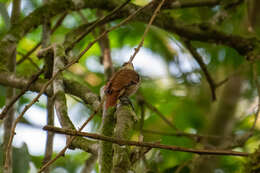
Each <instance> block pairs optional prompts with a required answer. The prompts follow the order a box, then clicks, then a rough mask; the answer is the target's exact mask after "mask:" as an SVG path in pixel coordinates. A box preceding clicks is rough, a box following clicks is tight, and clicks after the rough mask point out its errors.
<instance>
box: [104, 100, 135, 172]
mask: <svg viewBox="0 0 260 173" xmlns="http://www.w3.org/2000/svg"><path fill="white" fill-rule="evenodd" d="M115 115H116V126H115V133H114V137H115V138H118V139H124V140H129V139H130V137H131V136H130V134H131V133H130V132H131V130H132V129H133V126H134V123H135V121H136V115H135V112H134V111H133V110H132V107H131V105H129V104H127V105H124V104H122V102H121V103H120V105H119V106H118V108H117V110H116V113H115ZM105 136H106V135H105ZM130 153H131V152H130V148H129V147H122V146H119V145H114V159H113V170H112V172H113V173H125V172H128V171H129V170H130V168H131V160H130V159H131V158H130Z"/></svg>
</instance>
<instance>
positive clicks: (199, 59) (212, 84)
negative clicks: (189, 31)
mask: <svg viewBox="0 0 260 173" xmlns="http://www.w3.org/2000/svg"><path fill="white" fill-rule="evenodd" d="M184 44H185V46H186V47H187V49H188V50H189V51H190V53H191V54H192V56H193V57H194V59H195V60H196V61H197V63H198V64H199V66H200V68H201V69H202V71H203V73H204V74H205V77H206V79H207V81H208V84H209V87H210V90H211V96H212V100H213V101H215V100H216V85H215V82H214V80H213V78H212V76H211V75H210V73H209V72H208V69H207V66H206V65H205V64H204V62H203V59H202V57H201V55H200V54H199V53H198V52H197V51H196V49H195V48H194V47H193V46H192V45H191V43H190V41H189V40H187V39H184Z"/></svg>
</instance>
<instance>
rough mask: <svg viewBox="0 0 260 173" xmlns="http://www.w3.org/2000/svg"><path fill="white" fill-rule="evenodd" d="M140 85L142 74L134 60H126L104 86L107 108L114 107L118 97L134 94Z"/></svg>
mask: <svg viewBox="0 0 260 173" xmlns="http://www.w3.org/2000/svg"><path fill="white" fill-rule="evenodd" d="M139 86H140V76H139V74H138V73H137V72H136V71H135V70H134V66H133V64H132V62H126V63H124V64H123V65H122V67H121V68H120V69H119V70H118V71H117V72H115V73H114V74H113V75H112V77H111V78H110V80H109V81H108V82H107V84H106V85H105V88H104V93H105V108H106V109H108V108H109V107H114V106H115V105H116V104H117V101H118V99H121V98H125V97H127V98H128V97H129V96H131V95H133V94H134V93H135V92H136V91H137V90H138V88H139Z"/></svg>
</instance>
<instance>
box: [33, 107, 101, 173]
mask: <svg viewBox="0 0 260 173" xmlns="http://www.w3.org/2000/svg"><path fill="white" fill-rule="evenodd" d="M100 108H101V106H100ZM98 112H99V109H98V110H96V111H94V113H93V114H92V115H91V116H90V117H89V118H88V119H87V120H86V121H85V122H84V123H83V124H82V126H81V127H80V128H79V130H78V131H79V132H80V131H81V130H82V129H84V127H85V126H86V125H87V124H88V123H89V122H90V121H91V120H92V118H94V116H95V115H96V114H97V113H98ZM76 137H77V136H72V137H70V138H69V139H68V141H67V144H66V146H65V147H64V148H63V149H62V150H61V151H60V152H59V153H58V154H57V156H56V157H55V158H53V159H52V160H50V161H49V162H47V163H46V164H44V165H43V166H42V167H41V168H40V170H39V171H38V173H41V172H42V171H44V170H45V169H46V168H47V167H49V166H50V165H51V164H52V163H54V162H55V161H56V160H57V159H58V158H60V157H61V156H64V153H65V152H66V150H67V149H68V148H69V147H70V145H71V143H72V142H73V140H74V139H75V138H76Z"/></svg>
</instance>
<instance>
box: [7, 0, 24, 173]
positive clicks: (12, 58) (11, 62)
mask: <svg viewBox="0 0 260 173" xmlns="http://www.w3.org/2000/svg"><path fill="white" fill-rule="evenodd" d="M20 6H21V1H20V0H14V1H13V8H12V15H11V25H14V24H16V23H17V22H18V20H19V16H20ZM9 49H10V52H9V53H10V54H9V56H8V57H9V58H8V61H7V69H8V71H10V72H15V66H16V43H13V44H12V45H10V47H9ZM14 96H15V89H14V88H7V91H6V103H7V104H8V103H9V102H10V101H11V100H12V99H13V98H14ZM14 115H15V109H14V106H12V107H11V108H10V110H9V112H8V115H7V117H6V118H5V120H4V143H3V150H4V151H6V149H7V145H8V141H9V138H10V135H11V128H12V125H13V119H14ZM4 153H5V152H4ZM8 154H9V155H10V157H9V160H8V161H7V163H8V165H7V166H8V167H7V168H6V169H4V173H12V172H13V168H12V167H13V163H12V149H11V150H10V153H8ZM5 158H6V156H5V155H4V160H5Z"/></svg>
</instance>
